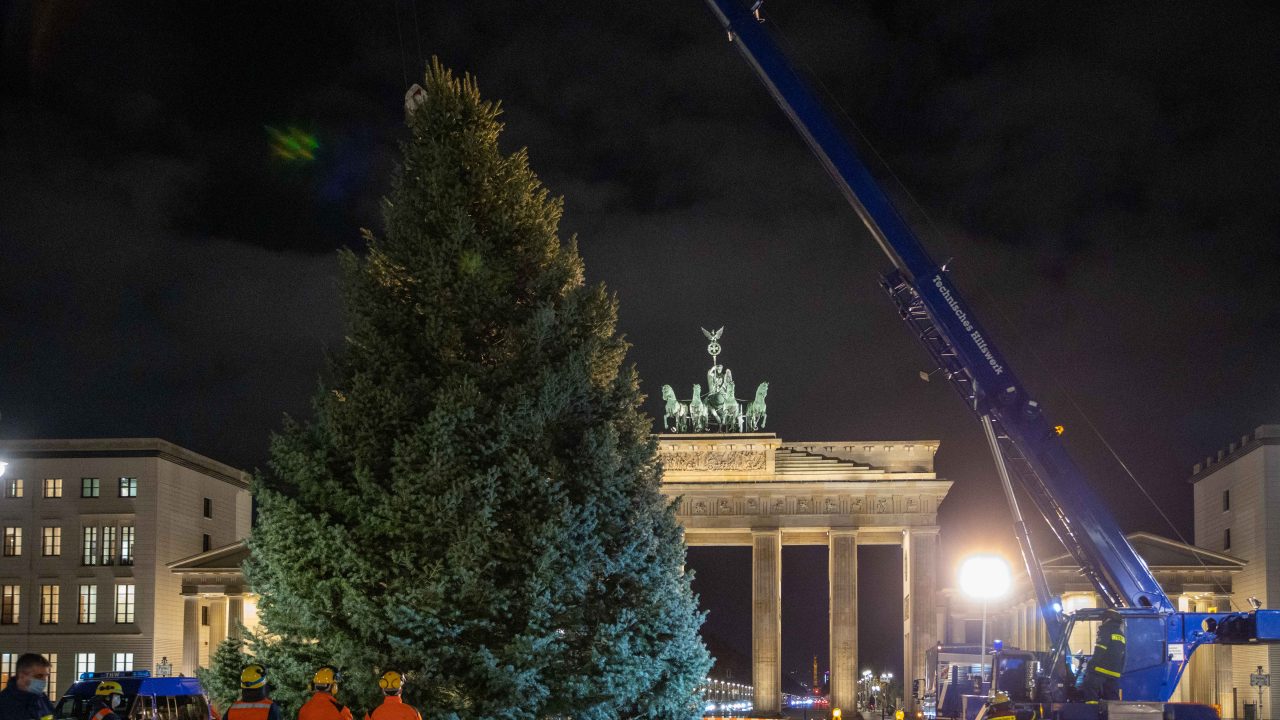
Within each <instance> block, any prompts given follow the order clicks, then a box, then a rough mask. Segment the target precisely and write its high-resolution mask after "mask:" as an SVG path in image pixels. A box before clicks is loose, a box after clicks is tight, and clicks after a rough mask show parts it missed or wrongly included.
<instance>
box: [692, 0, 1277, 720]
mask: <svg viewBox="0 0 1280 720" xmlns="http://www.w3.org/2000/svg"><path fill="white" fill-rule="evenodd" d="M762 2H763V0H754V2H752V4H750V5H745V4H744V3H743V0H706V3H707V5H708V6H709V7H710V8H711V11H712V12H713V13H714V14H715V16H716V18H717V19H718V20H719V21H720V24H721V26H722V27H723V29H724V31H725V32H726V33H727V35H728V38H729V40H730V42H731V43H732V44H733V45H734V46H735V47H736V48H737V49H738V50H739V52H740V53H741V54H742V56H743V57H744V58H745V59H746V61H747V63H748V64H749V65H750V66H751V67H752V69H754V70H755V73H756V75H757V76H758V77H759V79H760V80H761V81H762V82H763V83H764V85H765V87H766V88H767V89H768V90H769V92H770V94H771V95H772V96H773V98H774V99H775V100H776V101H777V103H778V105H779V106H780V107H781V108H782V110H783V112H784V113H785V114H786V115H787V116H788V117H789V118H790V120H791V122H792V124H793V125H794V126H795V128H796V129H797V130H798V131H799V132H800V134H801V136H802V137H803V138H804V140H805V142H806V143H807V144H808V145H809V148H810V149H811V150H812V151H813V153H814V154H815V155H816V156H817V158H818V160H819V161H820V162H821V164H822V165H823V167H824V168H825V169H826V170H827V173H828V174H829V175H830V176H831V179H832V180H833V181H834V182H835V184H836V187H837V188H838V189H839V190H840V192H841V194H842V195H843V196H844V197H845V199H846V200H847V201H848V202H849V204H850V205H851V206H852V208H853V210H854V212H856V213H857V214H858V216H859V217H860V218H861V219H862V222H863V224H864V225H865V226H866V228H867V230H868V232H869V233H870V235H871V237H872V238H873V239H874V240H875V241H876V243H877V244H878V245H879V246H880V249H881V250H882V251H883V252H884V254H885V255H886V256H888V259H889V262H890V264H891V266H892V267H891V269H889V270H888V272H886V273H885V274H884V275H883V276H882V279H881V285H882V287H883V288H884V290H885V292H886V293H887V295H888V296H889V298H890V300H891V301H892V302H893V304H894V305H895V306H896V308H897V310H898V313H899V315H900V316H901V318H902V319H903V321H904V322H906V324H907V326H908V328H909V329H910V331H911V333H912V334H913V335H914V336H915V337H916V338H918V339H919V341H920V342H921V343H922V344H923V346H924V348H925V351H926V352H927V353H928V354H929V356H930V358H931V359H932V360H933V362H934V363H935V366H936V368H937V371H940V372H941V374H942V377H944V378H945V379H946V381H947V382H948V383H949V384H950V386H951V387H952V388H954V389H955V391H956V392H957V393H958V394H959V396H960V398H961V400H962V401H963V402H964V403H965V405H966V406H967V407H968V408H969V409H970V410H971V411H972V412H973V414H974V416H975V417H976V419H977V420H978V422H979V423H980V424H981V426H982V429H983V433H984V435H985V437H986V440H987V444H988V445H989V446H990V450H991V454H992V457H993V459H994V461H995V465H996V469H997V472H998V474H999V477H1000V481H1001V487H1002V489H1003V492H1004V495H1005V499H1006V501H1007V502H1008V504H1009V508H1010V512H1011V514H1012V517H1013V531H1014V535H1015V537H1016V538H1017V542H1018V547H1019V550H1020V551H1021V554H1022V560H1023V564H1024V565H1025V568H1026V571H1027V574H1028V576H1029V577H1030V579H1031V584H1032V587H1033V588H1034V590H1035V596H1036V604H1037V607H1038V611H1039V616H1040V618H1041V620H1042V621H1043V622H1044V624H1045V627H1046V630H1047V634H1048V637H1049V640H1050V645H1051V647H1053V648H1054V650H1053V651H1052V652H1050V653H1048V654H1047V655H1045V656H1043V657H1041V656H1038V655H1036V654H1032V653H1027V652H1026V651H1014V650H1012V649H1011V650H1010V651H1008V652H1005V653H1003V654H997V655H996V657H995V663H996V664H995V671H994V672H993V675H992V677H993V678H996V679H997V681H996V682H995V683H993V685H994V687H993V688H992V692H1001V693H1004V694H1007V695H1008V697H1009V700H1010V701H1011V702H1012V703H1014V705H1015V707H1016V714H1017V717H1018V719H1019V720H1027V719H1028V718H1032V717H1036V718H1041V717H1043V718H1054V719H1057V720H1102V719H1103V718H1110V717H1111V716H1113V715H1114V716H1115V718H1116V720H1119V718H1122V717H1124V718H1127V717H1130V716H1135V715H1143V716H1150V715H1145V713H1155V714H1159V715H1161V716H1162V717H1163V718H1164V720H1175V719H1176V720H1201V719H1206V718H1216V717H1217V711H1216V710H1215V709H1214V708H1212V707H1210V706H1207V705H1196V704H1190V703H1171V702H1169V698H1170V697H1171V695H1172V693H1173V691H1174V689H1175V688H1176V687H1177V685H1178V681H1179V679H1180V678H1181V676H1182V672H1183V670H1184V669H1185V667H1186V663H1187V660H1188V659H1189V658H1190V657H1191V656H1192V653H1194V652H1195V650H1196V648H1198V647H1201V646H1203V645H1208V644H1213V643H1219V644H1241V645H1246V644H1258V643H1275V642H1278V641H1280V610H1273V609H1263V608H1260V607H1257V606H1256V605H1255V606H1254V607H1252V608H1249V609H1240V610H1234V611H1223V612H1183V611H1179V610H1178V609H1177V608H1176V607H1175V605H1174V603H1173V602H1172V601H1171V600H1170V599H1169V597H1168V595H1166V594H1165V592H1164V590H1163V589H1162V588H1161V587H1160V584H1159V582H1157V581H1156V578H1155V576H1154V575H1153V574H1152V573H1151V571H1150V570H1149V569H1148V568H1147V565H1146V563H1145V562H1144V561H1143V559H1142V558H1141V557H1140V556H1139V555H1138V553H1137V552H1136V551H1135V550H1134V549H1133V547H1132V546H1131V545H1130V544H1129V541H1128V539H1127V538H1126V537H1125V535H1124V533H1123V532H1122V531H1121V529H1120V527H1119V525H1118V524H1117V523H1116V521H1115V519H1114V518H1113V516H1112V515H1111V514H1110V512H1109V511H1108V510H1107V508H1106V507H1105V506H1104V504H1103V503H1102V502H1101V501H1100V500H1099V498H1098V496H1097V495H1096V493H1094V491H1093V490H1092V488H1091V487H1090V486H1089V483H1088V481H1087V480H1086V478H1085V476H1084V473H1083V472H1082V471H1081V470H1080V468H1079V467H1078V466H1077V465H1076V463H1075V461H1074V460H1073V459H1072V458H1071V456H1070V455H1069V454H1068V452H1067V450H1066V447H1065V446H1064V444H1063V443H1062V440H1061V438H1060V437H1059V435H1060V430H1059V429H1058V428H1059V427H1060V426H1058V425H1057V424H1056V423H1054V422H1053V421H1052V420H1051V419H1050V418H1049V417H1048V416H1047V413H1046V411H1045V408H1044V407H1043V406H1042V405H1041V404H1040V402H1039V401H1038V400H1037V399H1036V397H1035V396H1034V395H1033V394H1032V392H1031V391H1030V390H1029V389H1028V388H1027V387H1026V386H1025V385H1024V384H1023V383H1022V381H1021V380H1020V379H1019V378H1018V376H1017V375H1016V374H1015V372H1014V369H1013V367H1012V365H1011V364H1010V362H1009V361H1008V359H1007V358H1006V356H1005V354H1004V353H1003V352H1002V351H1001V350H1000V348H999V346H998V344H997V343H996V340H995V338H993V337H992V336H991V335H990V334H989V333H988V332H987V329H986V327H985V326H984V325H983V324H982V322H981V321H980V320H979V317H978V313H977V312H976V311H975V310H974V308H973V307H972V306H971V305H970V304H969V302H968V301H967V300H966V299H965V297H964V293H962V292H961V290H960V288H959V287H957V285H956V284H955V283H954V282H953V281H952V279H951V277H950V275H949V274H948V272H947V271H946V269H945V267H942V266H939V265H938V264H937V263H936V262H935V261H934V260H933V258H932V257H930V255H929V253H928V251H927V250H926V249H925V247H924V245H923V244H922V243H921V241H920V239H919V237H918V236H917V234H916V232H915V230H914V229H913V228H912V227H911V225H910V224H909V223H908V222H907V221H906V219H905V217H904V215H903V214H902V213H901V212H899V210H898V208H897V207H895V205H894V203H893V202H892V201H891V199H890V198H889V196H888V194H887V193H886V192H885V191H884V189H883V188H882V187H881V186H880V184H879V183H878V182H877V181H876V179H875V177H874V175H873V174H872V172H871V170H870V168H869V167H868V165H867V164H866V163H865V162H864V160H863V159H862V158H861V157H860V155H859V153H858V152H857V151H856V150H855V148H854V147H853V145H852V144H851V143H850V142H849V141H848V140H847V139H846V138H845V137H844V136H843V134H842V133H841V132H840V130H839V129H838V127H837V126H836V124H835V122H834V120H833V119H832V116H831V114H830V113H829V112H828V111H827V110H826V109H825V108H824V107H823V105H822V103H821V101H820V100H819V99H818V97H817V95H816V94H815V93H814V91H813V90H812V88H811V87H810V85H809V83H807V82H806V81H805V80H804V79H803V78H802V77H801V76H800V74H799V73H798V72H797V71H796V70H795V68H794V67H793V66H792V64H791V62H790V61H789V59H788V57H787V55H786V53H785V52H784V51H783V50H782V49H781V48H780V46H779V44H778V42H777V41H776V40H775V39H774V37H773V35H772V33H771V31H770V29H769V28H768V27H767V25H766V23H765V22H764V15H763V13H762V11H761V5H762ZM1014 483H1017V484H1018V486H1020V487H1021V488H1022V489H1023V491H1024V492H1025V494H1026V496H1027V497H1028V498H1029V499H1030V502H1031V504H1032V505H1033V506H1034V507H1035V510H1036V511H1037V512H1038V514H1039V515H1040V517H1041V518H1042V519H1043V520H1044V522H1045V524H1046V525H1047V526H1048V527H1049V529H1050V530H1051V531H1052V533H1053V534H1054V536H1055V537H1056V538H1057V540H1058V541H1059V542H1060V543H1061V544H1062V545H1063V547H1064V548H1066V550H1067V552H1068V553H1070V555H1071V556H1072V558H1073V559H1074V560H1075V561H1076V562H1077V563H1078V564H1079V566H1080V568H1081V572H1082V573H1083V575H1084V576H1085V577H1086V578H1087V579H1088V581H1089V582H1090V583H1091V584H1092V585H1093V588H1094V590H1095V591H1096V592H1097V594H1098V597H1099V598H1100V602H1101V605H1102V606H1101V607H1099V608H1089V609H1083V610H1077V611H1075V612H1071V613H1066V612H1064V611H1063V607H1062V603H1061V600H1060V599H1059V598H1058V597H1055V596H1054V595H1053V594H1052V593H1051V592H1050V589H1049V585H1048V581H1047V579H1046V578H1045V575H1044V572H1043V569H1042V568H1041V567H1040V564H1039V562H1038V561H1037V559H1036V555H1035V551H1034V548H1033V547H1032V544H1031V537H1030V532H1029V530H1028V529H1027V524H1026V522H1025V521H1024V519H1023V516H1022V513H1021V508H1020V506H1019V502H1018V499H1017V497H1016V496H1015V494H1014V490H1013V485H1014ZM1106 620H1111V621H1113V622H1118V623H1120V626H1119V629H1120V632H1117V633H1116V634H1118V635H1122V636H1123V638H1126V639H1127V642H1126V652H1125V654H1124V663H1123V668H1120V669H1118V670H1116V671H1114V674H1115V676H1116V677H1115V680H1114V683H1113V684H1114V686H1115V691H1114V693H1109V695H1113V696H1108V697H1104V698H1101V699H1100V700H1097V701H1091V700H1090V699H1089V698H1084V697H1081V693H1080V692H1079V689H1080V678H1081V677H1084V676H1087V675H1088V673H1089V672H1090V671H1091V670H1092V669H1094V668H1095V667H1096V661H1095V658H1093V657H1092V656H1082V655H1080V654H1079V653H1077V654H1076V656H1075V657H1072V653H1071V652H1070V649H1069V648H1067V647H1066V643H1067V640H1068V638H1069V637H1071V634H1072V633H1071V630H1072V628H1073V626H1074V625H1076V624H1078V623H1093V622H1097V623H1103V622H1104V621H1106ZM984 652H985V649H984ZM1002 655H1003V656H1002ZM1073 660H1074V661H1075V663H1074V664H1073V662H1072V661H1073ZM1107 672H1108V673H1109V674H1110V673H1112V672H1113V671H1111V670H1107ZM1019 673H1021V676H1020V680H1019V682H1018V683H1016V684H1017V687H1011V686H1010V687H1003V688H1002V687H999V685H1000V682H999V678H1006V679H1007V678H1014V677H1015V676H1019ZM1006 684H1009V685H1012V684H1014V683H1011V682H1009V683H1006Z"/></svg>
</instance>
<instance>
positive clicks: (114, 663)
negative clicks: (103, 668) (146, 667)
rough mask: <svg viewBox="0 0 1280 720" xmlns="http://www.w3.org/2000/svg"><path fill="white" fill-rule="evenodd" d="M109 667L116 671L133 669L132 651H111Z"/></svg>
mask: <svg viewBox="0 0 1280 720" xmlns="http://www.w3.org/2000/svg"><path fill="white" fill-rule="evenodd" d="M111 669H112V670H115V671H116V672H123V671H125V670H132V669H133V653H113V654H112V655H111Z"/></svg>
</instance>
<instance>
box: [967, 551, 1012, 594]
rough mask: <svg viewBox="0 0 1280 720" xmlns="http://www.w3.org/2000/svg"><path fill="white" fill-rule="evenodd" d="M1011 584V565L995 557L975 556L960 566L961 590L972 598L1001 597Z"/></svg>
mask: <svg viewBox="0 0 1280 720" xmlns="http://www.w3.org/2000/svg"><path fill="white" fill-rule="evenodd" d="M1011 583H1012V580H1011V578H1010V577H1009V563H1007V562H1005V561H1004V560H1003V559H1002V558H999V557H996V556H995V555H975V556H973V557H971V558H969V559H967V560H965V561H964V564H962V565H961V566H960V589H962V590H964V592H965V594H966V595H968V596H970V597H975V598H980V599H981V598H994V597H1000V596H1001V595H1004V594H1005V593H1006V592H1008V591H1009V585H1010V584H1011Z"/></svg>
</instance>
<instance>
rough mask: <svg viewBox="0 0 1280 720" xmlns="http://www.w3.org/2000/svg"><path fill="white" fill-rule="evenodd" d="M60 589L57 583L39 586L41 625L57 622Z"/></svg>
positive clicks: (55, 623)
mask: <svg viewBox="0 0 1280 720" xmlns="http://www.w3.org/2000/svg"><path fill="white" fill-rule="evenodd" d="M61 590H62V589H61V588H60V587H59V586H57V585H41V586H40V624H41V625H57V624H58V600H59V599H60V597H61Z"/></svg>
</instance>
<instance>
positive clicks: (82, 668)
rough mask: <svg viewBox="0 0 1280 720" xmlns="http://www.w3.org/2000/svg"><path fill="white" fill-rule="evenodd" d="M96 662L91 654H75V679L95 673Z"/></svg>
mask: <svg viewBox="0 0 1280 720" xmlns="http://www.w3.org/2000/svg"><path fill="white" fill-rule="evenodd" d="M96 660H97V658H96V657H95V656H94V654H93V653H76V677H79V676H81V675H83V674H85V673H91V672H94V671H96V670H97V669H98V668H97V665H98V663H97V662H96Z"/></svg>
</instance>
